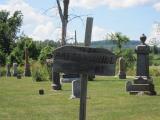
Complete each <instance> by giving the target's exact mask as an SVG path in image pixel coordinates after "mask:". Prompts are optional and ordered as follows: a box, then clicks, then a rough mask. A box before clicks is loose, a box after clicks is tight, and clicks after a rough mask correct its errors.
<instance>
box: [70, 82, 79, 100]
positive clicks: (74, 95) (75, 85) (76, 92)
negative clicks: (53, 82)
mask: <svg viewBox="0 0 160 120" xmlns="http://www.w3.org/2000/svg"><path fill="white" fill-rule="evenodd" d="M80 96H81V81H80V80H73V81H72V95H71V98H72V99H74V98H80Z"/></svg>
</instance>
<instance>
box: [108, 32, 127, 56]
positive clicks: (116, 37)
mask: <svg viewBox="0 0 160 120" xmlns="http://www.w3.org/2000/svg"><path fill="white" fill-rule="evenodd" d="M108 35H109V40H112V41H113V43H114V44H116V46H117V48H118V50H119V54H120V53H121V51H122V45H123V44H125V43H127V42H128V41H129V38H128V37H127V36H126V35H123V34H122V33H121V32H116V33H111V34H108Z"/></svg>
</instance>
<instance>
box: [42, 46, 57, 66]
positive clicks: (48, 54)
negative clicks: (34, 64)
mask: <svg viewBox="0 0 160 120" xmlns="http://www.w3.org/2000/svg"><path fill="white" fill-rule="evenodd" d="M53 50H54V48H53V47H50V46H46V47H45V48H43V49H42V50H41V53H40V56H39V61H40V62H41V63H45V61H46V59H49V58H52V55H53Z"/></svg>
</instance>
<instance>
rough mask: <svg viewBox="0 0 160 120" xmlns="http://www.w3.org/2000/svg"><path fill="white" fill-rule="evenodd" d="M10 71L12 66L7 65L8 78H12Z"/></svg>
mask: <svg viewBox="0 0 160 120" xmlns="http://www.w3.org/2000/svg"><path fill="white" fill-rule="evenodd" d="M10 69H11V68H10V64H7V65H6V76H7V77H10V76H11V71H10Z"/></svg>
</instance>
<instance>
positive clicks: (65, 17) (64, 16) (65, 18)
mask: <svg viewBox="0 0 160 120" xmlns="http://www.w3.org/2000/svg"><path fill="white" fill-rule="evenodd" d="M69 1H70V0H63V6H64V8H63V12H62V8H61V5H60V1H59V0H57V5H58V11H59V16H60V19H61V22H62V39H61V45H62V46H63V45H65V44H66V35H67V24H68V6H69Z"/></svg>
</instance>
